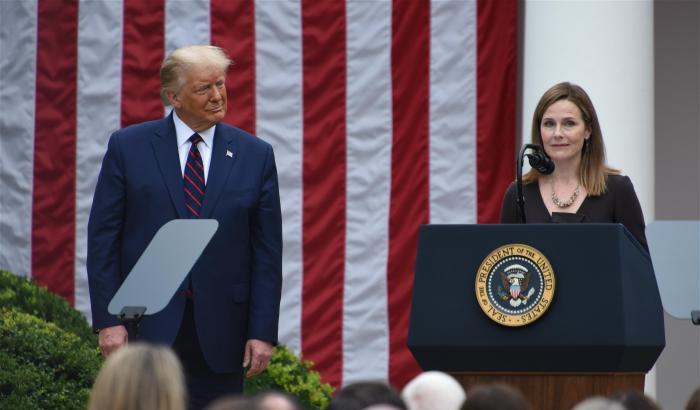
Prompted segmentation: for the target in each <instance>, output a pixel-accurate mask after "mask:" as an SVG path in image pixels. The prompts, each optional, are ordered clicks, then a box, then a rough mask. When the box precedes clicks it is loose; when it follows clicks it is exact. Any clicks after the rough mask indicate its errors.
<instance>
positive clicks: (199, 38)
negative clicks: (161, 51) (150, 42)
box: [165, 0, 211, 111]
mask: <svg viewBox="0 0 700 410" xmlns="http://www.w3.org/2000/svg"><path fill="white" fill-rule="evenodd" d="M210 21H211V19H210V17H209V1H208V0H188V1H182V0H167V1H166V2H165V55H166V56H167V55H168V54H169V53H170V52H171V51H173V50H175V49H176V48H180V47H185V46H191V45H194V44H209V41H210V37H211V35H210V34H211V27H210V24H209V22H210ZM168 111H169V110H168Z"/></svg>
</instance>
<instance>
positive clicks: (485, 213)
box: [476, 0, 518, 223]
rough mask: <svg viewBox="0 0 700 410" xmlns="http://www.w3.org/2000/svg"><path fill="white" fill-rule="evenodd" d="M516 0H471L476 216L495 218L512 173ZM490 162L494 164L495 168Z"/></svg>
mask: <svg viewBox="0 0 700 410" xmlns="http://www.w3.org/2000/svg"><path fill="white" fill-rule="evenodd" d="M517 32H518V2H517V1H516V0H504V1H488V0H478V2H477V57H476V61H477V64H476V84H477V86H476V89H477V98H476V100H477V101H476V104H477V109H476V141H477V144H476V146H477V152H476V162H477V165H478V164H490V165H489V166H477V169H478V170H479V172H477V174H476V180H477V220H478V222H479V223H495V222H498V219H499V212H500V210H501V200H502V199H503V193H504V192H505V190H506V188H507V187H508V184H510V182H511V181H512V180H513V179H514V177H515V144H514V141H515V140H516V124H515V121H516V116H515V109H516V87H517V69H518V53H517V39H518V35H517ZM494 164H500V165H499V166H496V165H494Z"/></svg>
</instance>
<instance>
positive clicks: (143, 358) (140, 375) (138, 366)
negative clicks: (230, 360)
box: [88, 343, 186, 410]
mask: <svg viewBox="0 0 700 410" xmlns="http://www.w3.org/2000/svg"><path fill="white" fill-rule="evenodd" d="M185 399H186V396H185V382H184V376H183V373H182V366H181V365H180V361H179V360H178V358H177V356H175V353H173V351H172V350H171V349H170V348H168V347H165V346H154V345H149V344H145V343H130V344H129V345H127V346H124V347H121V348H119V349H118V350H117V351H116V352H114V353H112V354H111V355H110V356H109V357H108V358H107V360H106V361H105V363H104V364H103V365H102V369H100V372H99V373H98V374H97V379H96V380H95V384H94V385H93V387H92V392H91V394H90V403H89V405H88V409H90V410H111V409H114V410H185Z"/></svg>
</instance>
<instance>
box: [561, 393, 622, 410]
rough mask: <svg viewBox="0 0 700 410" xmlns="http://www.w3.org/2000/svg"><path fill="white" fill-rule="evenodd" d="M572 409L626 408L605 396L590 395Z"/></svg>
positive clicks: (615, 409) (604, 409)
mask: <svg viewBox="0 0 700 410" xmlns="http://www.w3.org/2000/svg"><path fill="white" fill-rule="evenodd" d="M571 410H625V408H624V406H623V405H622V404H620V403H618V402H616V401H614V400H610V399H608V398H605V397H599V396H595V397H589V398H587V399H586V400H583V401H582V402H580V403H578V404H577V405H575V406H574V407H573V408H572V409H571Z"/></svg>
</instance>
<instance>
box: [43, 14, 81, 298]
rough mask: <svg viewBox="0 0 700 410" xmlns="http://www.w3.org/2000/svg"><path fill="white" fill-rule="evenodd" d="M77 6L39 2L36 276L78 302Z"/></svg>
mask: <svg viewBox="0 0 700 410" xmlns="http://www.w3.org/2000/svg"><path fill="white" fill-rule="evenodd" d="M77 65H78V3H77V2H52V1H40V2H39V5H38V33H37V52H36V101H35V103H36V112H35V124H34V125H35V131H34V133H35V135H34V179H33V184H34V186H33V198H32V277H33V278H34V279H35V280H36V281H37V282H38V283H40V284H42V285H46V286H47V287H48V288H49V290H51V291H52V292H55V293H58V294H60V295H62V296H63V297H65V298H66V299H68V300H69V301H70V302H71V303H73V302H74V297H75V295H74V282H75V266H74V257H75V172H76V170H75V160H76V148H75V144H76V121H77V117H76V100H77V71H78V68H77Z"/></svg>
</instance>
